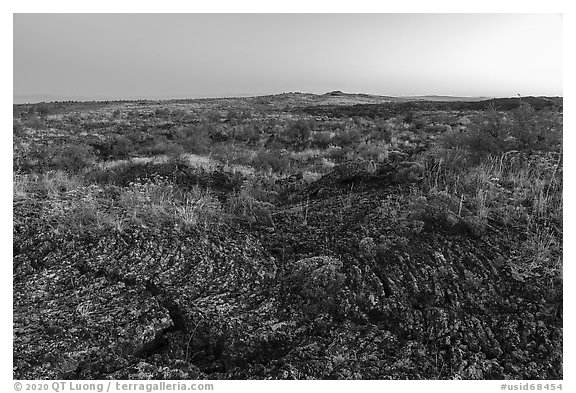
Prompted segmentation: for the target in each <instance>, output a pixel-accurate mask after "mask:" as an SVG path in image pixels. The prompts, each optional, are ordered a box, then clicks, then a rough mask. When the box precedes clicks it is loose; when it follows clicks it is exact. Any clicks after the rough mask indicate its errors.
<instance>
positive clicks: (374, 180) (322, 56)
mask: <svg viewBox="0 0 576 393" xmlns="http://www.w3.org/2000/svg"><path fill="white" fill-rule="evenodd" d="M12 18H13V19H12V20H13V40H12V44H13V75H12V76H13V105H12V107H13V110H12V130H13V133H12V140H11V142H12V185H13V189H12V228H11V230H12V293H13V296H12V354H11V357H12V369H11V370H10V372H11V373H12V378H13V380H15V381H16V380H17V381H20V382H17V384H21V383H23V384H24V385H19V386H24V388H23V390H26V389H25V387H26V386H27V385H26V384H25V382H26V381H29V380H50V381H60V380H61V381H68V380H69V381H78V384H72V383H70V385H66V389H62V390H61V391H70V390H82V389H84V390H90V389H88V388H89V387H90V386H94V387H97V386H98V385H90V381H97V380H98V381H100V380H104V381H106V380H108V381H117V382H116V383H117V384H118V383H119V382H118V381H127V380H154V381H156V382H158V381H163V382H162V384H163V385H158V386H161V387H160V388H158V389H160V390H163V389H172V388H166V386H167V385H165V384H166V383H169V381H180V382H178V384H182V386H185V385H184V384H185V383H187V381H191V380H200V381H196V382H195V383H196V384H197V385H195V386H198V389H197V390H212V387H211V385H207V384H206V385H202V382H201V381H202V380H210V381H216V382H215V386H217V381H219V380H243V381H245V380H361V381H366V380H379V381H384V380H396V381H400V380H483V381H485V380H508V381H506V383H507V385H504V384H503V385H502V390H521V389H523V388H522V386H520V387H518V386H519V385H518V384H516V385H514V384H515V383H516V382H518V381H526V380H535V381H542V383H545V382H546V381H548V382H546V383H547V385H546V386H548V388H546V390H561V389H562V380H563V379H564V372H563V364H564V363H563V358H564V352H563V343H564V338H563V326H564V324H563V297H564V296H563V211H564V209H563V174H564V171H563V163H564V155H563V113H564V110H563V94H564V93H563V15H562V14H561V13H472V12H471V13H386V12H374V13H330V12H320V13H280V12H279V13H192V12H180V13H160V12H157V13H137V12H134V13H25V12H21V13H14V14H13V16H12ZM4 143H5V144H6V146H9V144H8V141H7V140H6V141H4ZM6 248H7V249H9V246H8V245H7V246H6ZM5 264H8V261H5ZM7 301H8V300H7ZM9 355H10V354H6V356H9ZM82 381H84V382H82ZM552 381H554V383H552ZM158 383H159V382H158ZM173 383H174V384H176V382H173ZM50 386H52V385H50ZM62 386H64V385H62ZM112 386H113V387H114V386H115V385H114V384H113V385H112ZM116 386H120V385H116ZM178 386H180V385H178ZM291 386H292V385H291ZM306 386H308V385H306ZM383 386H385V385H383ZM514 386H517V387H516V388H514ZM542 386H544V385H542ZM9 387H12V385H10V386H9ZM74 387H76V389H74ZM309 387H310V386H308V388H309ZM308 388H307V389H306V390H308ZM117 389H120V388H119V387H117ZM185 389H188V388H187V387H185V388H182V389H181V390H185ZM382 389H384V388H382ZM382 389H381V390H379V391H385V390H382ZM104 390H106V385H105V384H104ZM172 390H177V389H176V388H174V389H172ZM215 390H218V389H215ZM493 390H494V391H496V390H500V384H497V385H493ZM564 390H567V388H566V387H564ZM98 391H101V390H98ZM117 391H120V390H117ZM489 391H490V390H489Z"/></svg>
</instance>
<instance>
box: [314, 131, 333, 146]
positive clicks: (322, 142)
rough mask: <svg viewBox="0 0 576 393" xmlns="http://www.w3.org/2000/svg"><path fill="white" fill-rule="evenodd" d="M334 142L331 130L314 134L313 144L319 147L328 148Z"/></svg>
mask: <svg viewBox="0 0 576 393" xmlns="http://www.w3.org/2000/svg"><path fill="white" fill-rule="evenodd" d="M331 142H332V136H331V135H330V133H329V132H316V133H314V135H313V136H312V141H311V145H312V147H317V148H319V149H326V148H328V146H330V143H331Z"/></svg>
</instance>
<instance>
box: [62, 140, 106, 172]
mask: <svg viewBox="0 0 576 393" xmlns="http://www.w3.org/2000/svg"><path fill="white" fill-rule="evenodd" d="M95 161H96V159H95V156H94V151H93V149H92V148H91V147H90V146H86V145H81V144H72V145H68V146H66V147H65V148H64V149H63V150H62V151H61V152H60V153H58V154H57V155H56V156H55V157H54V158H53V159H52V167H53V168H54V169H57V170H65V171H68V172H71V173H76V172H79V171H81V170H82V169H84V168H86V167H89V166H91V165H92V164H94V162H95Z"/></svg>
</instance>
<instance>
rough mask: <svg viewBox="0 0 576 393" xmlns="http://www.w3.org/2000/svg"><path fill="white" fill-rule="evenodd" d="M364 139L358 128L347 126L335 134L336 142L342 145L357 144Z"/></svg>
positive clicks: (334, 139)
mask: <svg viewBox="0 0 576 393" xmlns="http://www.w3.org/2000/svg"><path fill="white" fill-rule="evenodd" d="M361 139H362V134H361V133H360V131H359V130H358V129H357V128H346V129H345V130H342V131H339V132H337V133H336V135H334V138H333V141H334V144H335V145H337V146H341V147H347V146H351V145H356V144H358V143H359V142H360V140H361Z"/></svg>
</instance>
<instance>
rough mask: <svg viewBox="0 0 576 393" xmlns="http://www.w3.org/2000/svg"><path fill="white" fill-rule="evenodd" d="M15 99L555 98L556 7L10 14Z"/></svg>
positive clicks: (558, 74) (558, 83)
mask: <svg viewBox="0 0 576 393" xmlns="http://www.w3.org/2000/svg"><path fill="white" fill-rule="evenodd" d="M13 22H14V36H13V37H14V38H13V70H14V71H13V86H14V90H13V96H14V102H15V103H20V102H31V101H52V100H66V99H78V100H85V99H139V98H143V99H168V98H196V97H224V96H252V95H266V94H277V93H283V92H296V91H299V92H309V93H325V92H328V91H333V90H341V91H344V92H349V93H368V94H380V95H393V96H406V95H453V96H490V97H508V96H517V95H518V94H520V95H523V96H527V95H552V96H561V95H563V91H562V15H561V14H14V17H13Z"/></svg>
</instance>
